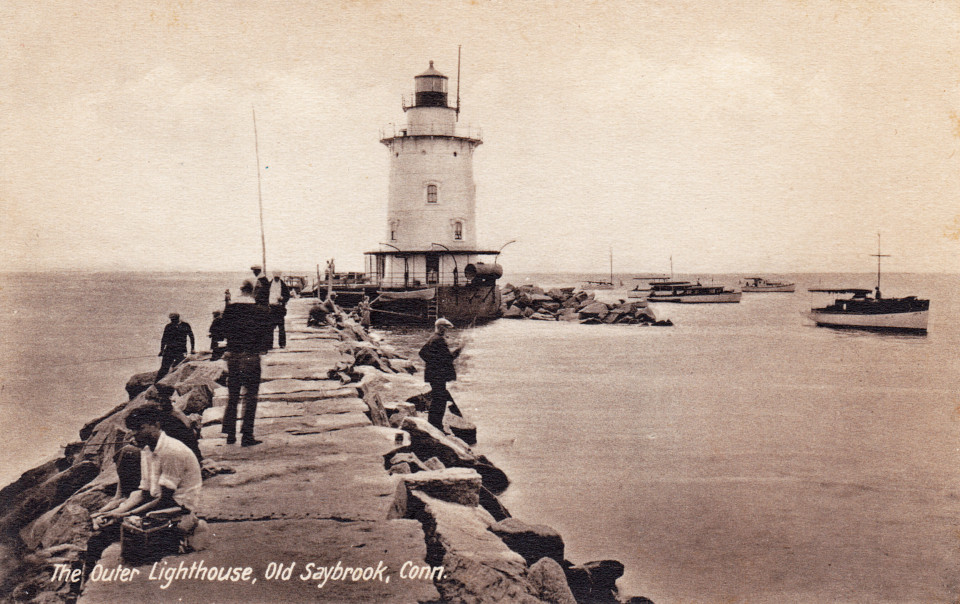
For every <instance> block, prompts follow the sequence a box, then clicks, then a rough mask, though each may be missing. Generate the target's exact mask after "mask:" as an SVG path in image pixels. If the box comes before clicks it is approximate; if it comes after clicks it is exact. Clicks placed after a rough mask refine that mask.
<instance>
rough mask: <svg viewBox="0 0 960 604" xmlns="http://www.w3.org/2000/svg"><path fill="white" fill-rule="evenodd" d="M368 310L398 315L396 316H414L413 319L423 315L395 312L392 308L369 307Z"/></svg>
mask: <svg viewBox="0 0 960 604" xmlns="http://www.w3.org/2000/svg"><path fill="white" fill-rule="evenodd" d="M370 312H381V313H385V314H388V315H398V316H400V317H411V318H414V319H422V318H423V317H421V316H420V315H412V314H410V313H405V312H396V311H393V310H380V309H379V308H371V309H370Z"/></svg>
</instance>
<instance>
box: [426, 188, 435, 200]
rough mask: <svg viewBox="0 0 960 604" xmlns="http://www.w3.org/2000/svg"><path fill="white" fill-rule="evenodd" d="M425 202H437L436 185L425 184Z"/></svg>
mask: <svg viewBox="0 0 960 604" xmlns="http://www.w3.org/2000/svg"><path fill="white" fill-rule="evenodd" d="M427 203H437V185H427Z"/></svg>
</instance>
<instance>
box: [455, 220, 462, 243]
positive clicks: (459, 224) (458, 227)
mask: <svg viewBox="0 0 960 604" xmlns="http://www.w3.org/2000/svg"><path fill="white" fill-rule="evenodd" d="M453 238H454V239H456V240H457V241H460V240H461V239H463V223H462V222H459V221H458V222H454V223H453Z"/></svg>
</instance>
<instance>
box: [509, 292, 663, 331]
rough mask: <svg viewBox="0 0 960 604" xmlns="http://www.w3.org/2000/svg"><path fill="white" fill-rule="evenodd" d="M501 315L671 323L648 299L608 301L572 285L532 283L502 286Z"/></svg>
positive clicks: (589, 321)
mask: <svg viewBox="0 0 960 604" xmlns="http://www.w3.org/2000/svg"><path fill="white" fill-rule="evenodd" d="M501 295H502V298H501V304H500V316H501V317H502V318H504V319H532V320H535V321H571V322H578V323H581V324H585V325H593V324H605V325H614V324H618V325H644V326H646V325H656V326H672V325H673V322H672V321H670V319H666V320H663V321H658V320H657V316H656V314H654V312H653V309H652V308H650V307H649V305H647V301H646V300H645V299H640V298H638V299H634V300H632V301H628V300H620V301H619V302H618V303H614V304H608V303H606V302H601V301H599V300H597V299H596V295H595V294H594V293H593V292H586V291H583V290H578V289H576V288H573V287H558V288H553V289H549V290H544V289H543V288H541V287H538V286H536V285H531V284H525V285H521V286H519V287H515V286H513V285H511V284H507V285H505V286H503V288H502V289H501Z"/></svg>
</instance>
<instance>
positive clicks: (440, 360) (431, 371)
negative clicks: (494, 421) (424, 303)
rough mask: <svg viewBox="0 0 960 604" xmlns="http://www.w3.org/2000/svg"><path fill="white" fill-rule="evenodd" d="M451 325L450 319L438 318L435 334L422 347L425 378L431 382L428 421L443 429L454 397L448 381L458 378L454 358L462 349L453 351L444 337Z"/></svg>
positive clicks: (435, 324) (434, 326)
mask: <svg viewBox="0 0 960 604" xmlns="http://www.w3.org/2000/svg"><path fill="white" fill-rule="evenodd" d="M451 327H453V323H451V322H450V321H448V320H446V319H444V318H442V317H441V318H439V319H437V321H436V323H434V324H433V335H431V336H430V339H429V340H427V343H426V344H424V345H423V348H421V349H420V358H421V359H423V361H424V363H426V367H425V369H424V372H423V374H424V375H423V379H424V381H425V382H427V383H428V384H430V414H429V415H428V417H427V421H429V422H430V424H431V425H433V426H434V427H436V428H438V429H440V430H443V415H444V413H445V412H446V410H447V401H448V400H451V399H452V397H451V396H450V393H449V392H448V391H447V382H452V381H454V380H456V379H457V371H456V369H454V367H453V360H454V359H456V358H457V357H458V356H460V350H461V349H460V348H457V349H455V350H453V351H451V350H450V347H449V346H447V341H446V340H445V339H444V337H443V335H444V333H446V331H447V329H449V328H451Z"/></svg>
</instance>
